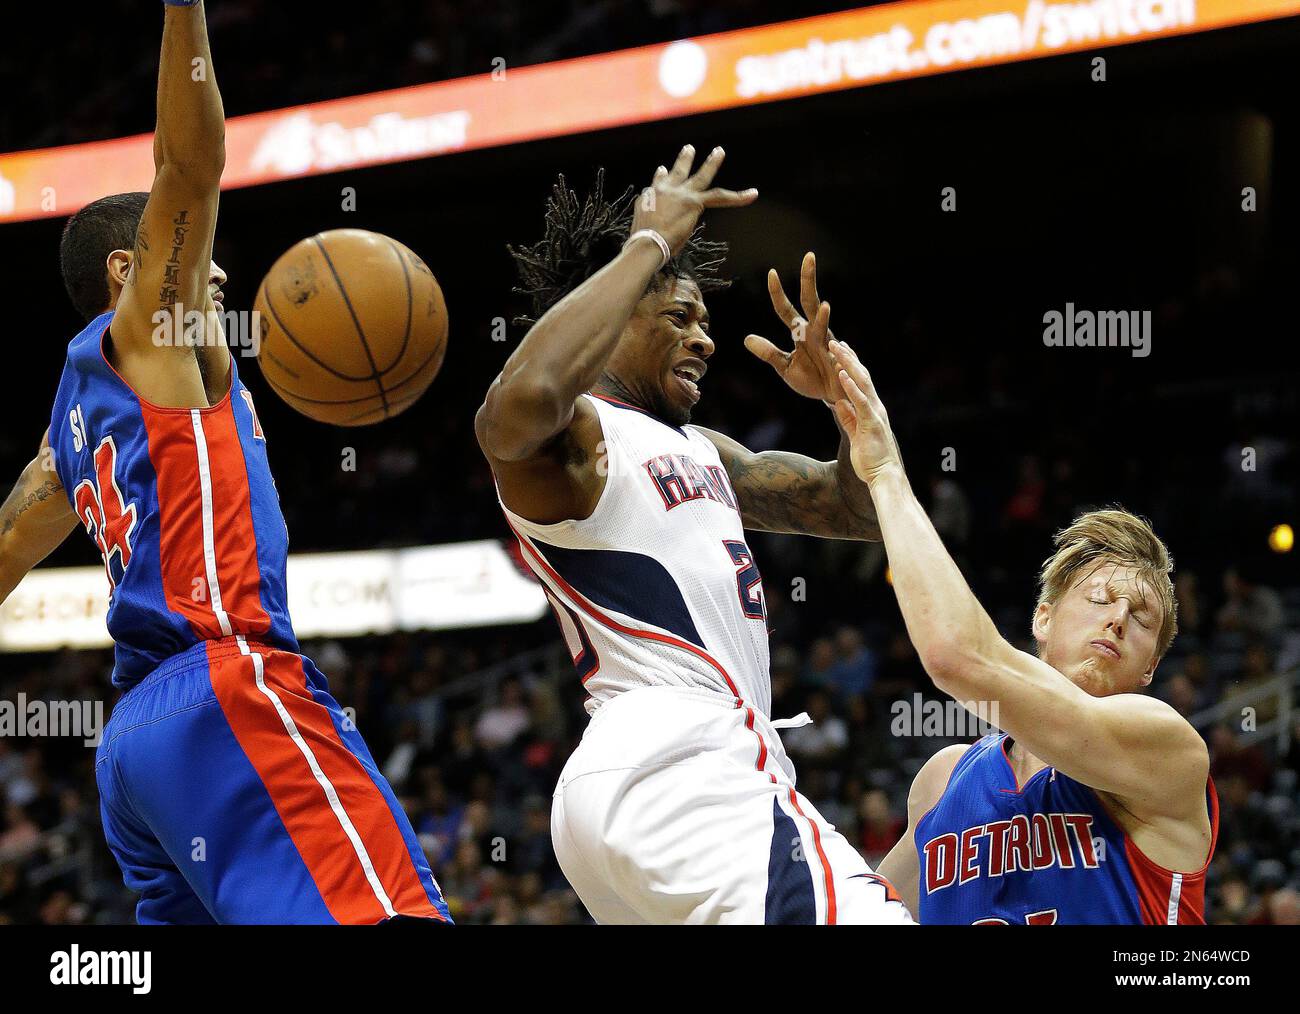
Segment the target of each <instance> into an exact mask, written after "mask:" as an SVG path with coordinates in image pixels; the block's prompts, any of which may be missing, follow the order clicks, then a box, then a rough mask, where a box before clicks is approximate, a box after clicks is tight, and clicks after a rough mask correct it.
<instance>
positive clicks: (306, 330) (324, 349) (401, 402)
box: [253, 229, 447, 426]
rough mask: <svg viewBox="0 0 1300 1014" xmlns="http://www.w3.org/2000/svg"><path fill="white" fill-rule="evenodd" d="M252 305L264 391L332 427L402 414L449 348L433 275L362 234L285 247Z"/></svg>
mask: <svg viewBox="0 0 1300 1014" xmlns="http://www.w3.org/2000/svg"><path fill="white" fill-rule="evenodd" d="M253 308H254V310H255V311H256V312H257V314H258V323H259V336H260V342H259V346H258V352H257V359H258V363H259V365H260V366H261V368H262V376H264V377H265V378H266V381H267V383H268V384H270V385H271V389H272V390H273V391H275V393H276V394H278V395H279V396H280V397H281V398H283V399H284V400H285V401H286V402H287V403H288V404H289V405H290V406H291V407H292V408H295V409H297V410H298V411H299V412H301V413H302V414H303V415H305V416H308V417H310V418H312V419H316V420H318V421H319V422H325V423H332V424H333V425H335V426H364V425H366V424H369V423H376V422H381V421H382V420H384V419H389V418H391V417H392V416H395V415H397V414H398V413H399V412H402V411H404V410H405V409H407V408H409V407H410V406H411V405H413V404H414V403H415V401H416V399H418V398H419V397H420V395H422V394H423V393H424V392H425V390H426V389H427V388H428V386H429V384H430V383H432V382H433V378H434V377H436V376H437V375H438V370H439V368H440V367H441V366H442V359H443V355H444V353H445V352H446V349H447V306H446V303H445V302H444V301H443V297H442V289H441V288H440V287H439V285H438V280H437V279H436V278H434V277H433V272H432V271H430V270H429V268H428V267H427V266H426V265H425V263H424V261H422V260H420V258H419V257H417V256H416V255H415V254H414V253H412V252H411V251H410V250H409V249H408V248H407V247H405V246H403V245H402V244H401V243H399V242H398V241H397V240H395V239H391V238H390V237H388V236H383V235H380V234H379V233H376V232H367V231H366V230H364V229H333V230H330V231H329V232H320V233H317V234H316V235H315V236H310V237H308V238H307V239H304V240H303V241H302V242H300V243H297V244H296V245H294V246H293V247H291V248H290V249H289V250H288V251H287V252H286V253H285V254H284V255H283V256H281V257H280V259H279V260H277V261H276V262H275V263H274V264H273V265H272V266H271V270H270V271H268V272H267V274H266V277H265V278H264V279H263V280H262V284H261V285H260V286H259V287H258V290H257V298H256V299H255V300H254V303H253Z"/></svg>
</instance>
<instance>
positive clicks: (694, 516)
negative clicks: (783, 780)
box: [498, 395, 772, 714]
mask: <svg viewBox="0 0 1300 1014" xmlns="http://www.w3.org/2000/svg"><path fill="white" fill-rule="evenodd" d="M584 397H586V398H587V399H588V400H589V401H590V403H591V404H592V405H593V406H594V407H595V410H596V413H597V414H598V415H599V417H600V425H601V429H602V430H603V443H604V446H603V454H601V455H600V456H598V460H597V461H596V462H594V463H593V467H599V468H604V470H605V475H606V478H605V489H604V491H603V492H602V493H601V496H600V500H599V502H598V503H597V504H596V508H595V510H594V511H592V514H591V516H590V517H588V518H586V519H584V520H581V521H561V522H559V523H557V524H547V525H542V524H535V523H533V522H531V521H527V520H525V519H524V518H521V517H519V516H518V515H517V514H515V513H514V512H512V511H511V510H509V509H508V508H507V507H506V506H505V504H504V503H502V505H501V507H502V510H503V511H505V515H506V520H507V521H508V522H509V524H510V527H511V528H512V529H513V530H514V533H515V536H516V537H517V538H518V539H519V543H520V546H521V548H522V550H523V555H524V559H525V561H526V562H527V563H528V566H529V567H530V568H531V569H532V570H533V572H534V573H535V574H536V575H537V577H538V578H539V579H540V581H541V583H542V587H543V589H544V590H545V591H546V595H547V597H548V598H549V599H550V601H551V606H552V607H553V608H554V610H555V615H556V618H557V619H558V620H559V623H560V628H561V630H562V631H563V634H564V638H565V641H566V642H567V643H568V646H569V651H570V653H571V654H572V656H573V660H574V665H575V667H576V668H577V670H578V675H579V677H580V679H581V680H582V683H583V685H584V687H585V689H586V691H587V693H588V695H589V698H588V700H587V702H586V707H587V710H588V711H589V712H594V711H595V710H596V709H597V708H598V707H599V706H600V704H601V703H603V702H604V701H607V700H609V699H610V698H611V697H613V696H614V695H616V694H619V693H621V692H623V691H625V690H632V689H636V688H638V687H650V686H674V687H687V688H694V689H697V690H703V691H709V692H713V693H717V694H721V695H725V696H727V697H729V698H735V699H738V700H742V701H744V702H745V704H747V705H749V706H751V707H755V708H758V709H759V710H760V711H762V712H763V714H767V712H768V709H769V708H770V706H771V696H772V690H771V683H770V678H769V673H768V643H767V613H766V607H765V603H764V599H763V587H762V580H761V578H760V576H759V572H758V567H757V565H756V564H755V563H754V559H753V557H752V555H751V554H750V551H749V547H748V546H747V545H746V543H745V532H744V528H743V526H742V525H741V520H740V510H739V508H738V506H737V504H736V496H735V493H734V491H733V490H732V488H731V481H730V480H729V479H728V477H727V472H726V469H725V468H724V467H723V464H722V459H721V458H720V457H719V456H718V451H717V448H716V447H714V445H713V443H712V441H710V440H709V439H708V437H706V436H704V435H703V434H701V433H700V432H699V431H697V430H696V429H694V428H693V427H691V426H683V427H677V426H672V425H670V424H669V423H666V422H663V421H662V420H660V419H657V418H655V417H654V416H652V415H650V414H649V413H647V412H644V411H642V410H641V409H638V408H634V407H633V406H630V405H625V404H623V403H621V402H616V401H613V400H611V399H607V398H601V397H596V396H592V395H585V396H584ZM499 498H500V493H499V492H498V499H499Z"/></svg>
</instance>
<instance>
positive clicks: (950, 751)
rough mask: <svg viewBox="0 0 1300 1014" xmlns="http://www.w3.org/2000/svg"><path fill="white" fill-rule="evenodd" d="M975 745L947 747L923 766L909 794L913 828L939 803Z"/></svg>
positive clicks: (963, 744)
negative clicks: (967, 752)
mask: <svg viewBox="0 0 1300 1014" xmlns="http://www.w3.org/2000/svg"><path fill="white" fill-rule="evenodd" d="M973 745H974V744H971V743H954V744H953V745H952V746H945V747H944V748H943V749H942V750H940V751H938V752H937V753H935V754H934V755H933V756H932V757H931V758H930V759H929V760H928V761H926V762H925V763H924V764H922V765H921V770H920V771H918V772H917V773H916V777H915V778H913V779H912V788H911V790H910V791H909V792H908V794H907V811H908V814H909V815H910V816H912V817H913V821H912V822H913V826H915V821H916V820H917V819H919V818H920V817H921V816H922V815H923V814H924V813H925V812H926V811H928V810H930V809H932V808H933V807H934V804H935V803H937V802H938V801H939V797H940V796H942V795H943V792H944V789H946V788H947V787H948V781H949V779H951V778H952V773H953V770H954V769H955V768H956V767H957V763H958V762H959V761H960V760H961V759H962V757H964V756H965V755H966V751H967V750H969V749H970V748H971V746H973Z"/></svg>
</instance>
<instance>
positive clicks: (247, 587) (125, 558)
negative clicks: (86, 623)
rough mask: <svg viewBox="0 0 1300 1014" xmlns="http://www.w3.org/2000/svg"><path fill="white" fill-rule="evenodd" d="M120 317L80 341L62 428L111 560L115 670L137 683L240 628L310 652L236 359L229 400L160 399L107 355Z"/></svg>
mask: <svg viewBox="0 0 1300 1014" xmlns="http://www.w3.org/2000/svg"><path fill="white" fill-rule="evenodd" d="M112 319H113V313H112V311H109V312H107V313H103V314H101V315H100V316H98V317H96V318H95V319H94V320H93V321H91V322H90V324H89V325H87V327H86V328H85V330H83V331H82V332H81V333H80V334H79V335H77V336H76V337H75V338H74V339H73V340H72V342H71V343H70V344H69V345H68V357H67V363H66V365H65V366H64V369H63V376H62V379H61V380H60V383H59V389H58V393H57V395H56V396H55V399H54V408H53V412H52V416H51V421H50V437H49V440H50V447H51V448H52V450H53V454H54V465H55V468H56V469H57V471H58V475H59V479H60V480H61V481H62V483H63V487H64V489H65V490H66V491H67V494H68V498H69V500H70V501H71V502H72V506H73V509H74V510H75V511H76V513H77V516H78V518H79V520H80V521H81V523H82V525H83V526H84V527H85V529H86V532H87V533H88V534H89V535H90V537H91V539H92V540H93V541H94V542H95V545H96V547H97V548H98V549H99V552H100V555H101V556H102V557H103V560H104V569H105V572H106V576H107V580H108V584H109V589H110V599H109V607H108V631H109V634H110V635H111V636H112V638H113V641H114V642H115V644H116V659H115V665H114V669H113V682H114V683H115V684H116V685H118V686H120V687H130V686H132V685H134V684H135V683H137V682H139V681H140V680H141V679H143V678H144V676H145V675H147V674H148V673H149V672H151V671H152V670H154V669H155V668H157V667H158V666H159V665H160V664H161V663H162V662H163V661H165V660H166V659H168V658H170V657H172V656H173V655H177V654H179V653H180V652H183V651H185V650H186V649H188V648H190V647H191V646H193V645H195V644H197V643H199V642H200V641H207V640H215V639H219V638H223V637H230V636H232V635H239V634H243V635H247V636H248V637H251V638H256V639H257V640H259V641H260V642H262V643H266V644H268V645H270V646H272V647H275V648H280V649H282V650H285V651H291V652H297V650H298V645H297V641H296V640H295V638H294V634H293V628H292V625H291V623H290V620H289V609H288V600H287V593H286V589H285V566H286V561H287V558H288V551H289V536H288V531H287V529H286V528H285V524H284V517H283V515H282V514H281V513H280V501H279V497H278V495H277V493H276V490H275V483H274V481H273V480H272V478H271V470H270V466H269V464H268V462H267V456H266V440H265V437H264V436H263V434H262V429H261V426H260V424H259V423H258V421H257V414H256V412H255V411H254V408H253V399H252V396H251V395H250V394H249V392H248V390H247V389H246V388H245V387H244V385H243V384H242V383H241V382H240V380H239V373H238V371H237V369H236V367H235V361H234V357H233V356H232V357H231V364H230V373H231V377H230V390H229V392H228V393H227V395H226V397H225V398H223V399H222V400H221V401H220V402H218V403H217V404H216V405H213V406H212V407H210V408H202V409H186V408H160V407H157V406H154V405H151V404H149V403H148V402H146V401H144V400H143V399H141V398H139V397H138V396H137V395H136V394H135V392H134V391H132V390H131V388H130V386H129V385H128V384H127V383H126V381H125V380H123V379H122V377H121V376H119V375H118V373H117V371H116V370H115V369H114V368H113V367H112V365H111V364H110V363H109V362H108V360H107V358H106V357H105V355H104V352H103V348H102V342H103V339H104V336H105V334H106V332H107V330H108V327H109V324H110V322H111V321H112Z"/></svg>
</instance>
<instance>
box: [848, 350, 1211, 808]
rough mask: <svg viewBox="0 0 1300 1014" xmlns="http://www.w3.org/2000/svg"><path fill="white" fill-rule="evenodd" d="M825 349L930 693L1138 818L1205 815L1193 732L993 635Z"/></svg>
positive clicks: (894, 453)
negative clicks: (983, 709) (986, 711)
mask: <svg viewBox="0 0 1300 1014" xmlns="http://www.w3.org/2000/svg"><path fill="white" fill-rule="evenodd" d="M831 350H832V353H833V354H834V355H835V356H836V359H837V361H838V363H839V364H840V366H841V367H842V372H841V374H840V379H841V382H842V383H843V385H844V389H845V393H846V397H845V398H844V399H842V400H841V401H839V402H837V403H836V412H837V414H838V415H839V417H840V421H841V423H842V424H843V425H844V426H845V428H846V430H847V431H848V432H849V433H850V436H851V440H852V443H853V463H854V467H855V468H856V470H857V472H858V474H859V475H861V476H862V477H863V479H864V480H865V481H866V482H867V483H868V485H869V486H870V489H871V495H872V498H873V500H874V501H875V504H876V511H877V515H878V517H879V519H880V527H881V531H882V533H883V536H884V541H885V548H886V551H887V553H888V555H889V565H890V569H891V571H892V575H893V587H894V593H895V594H896V595H897V597H898V604H899V607H900V609H901V610H902V613H903V619H904V620H905V621H906V623H907V632H908V634H909V636H910V637H911V639H912V643H913V644H914V645H915V646H916V650H917V653H918V654H919V656H920V658H921V662H922V664H923V665H924V666H925V670H926V672H927V673H929V675H930V678H931V679H932V680H933V681H934V684H935V686H937V687H938V688H939V689H940V690H943V691H944V692H945V693H948V694H951V695H952V696H953V697H954V698H955V699H957V700H958V701H981V702H995V703H996V705H997V708H998V722H997V724H998V725H999V726H1000V727H1001V728H1002V729H1003V730H1005V731H1006V732H1008V733H1010V734H1011V736H1013V737H1014V738H1015V739H1016V740H1017V741H1018V742H1020V743H1021V744H1022V745H1023V746H1024V747H1025V748H1026V749H1028V750H1029V751H1030V752H1031V753H1033V754H1034V755H1035V756H1037V757H1039V758H1041V759H1042V760H1043V761H1045V762H1046V763H1047V764H1049V765H1051V766H1053V767H1055V768H1058V769H1059V770H1061V771H1063V772H1065V773H1066V774H1067V775H1069V776H1071V777H1072V778H1075V779H1077V780H1078V781H1080V782H1083V783H1084V784H1086V785H1089V786H1091V787H1092V788H1094V789H1098V790H1101V791H1103V792H1109V793H1111V794H1113V795H1115V796H1116V797H1118V798H1119V799H1121V800H1124V801H1131V802H1132V803H1133V804H1134V806H1135V807H1136V808H1139V809H1140V810H1141V812H1142V813H1144V814H1147V815H1160V816H1168V817H1186V816H1189V815H1193V814H1197V813H1199V814H1201V815H1202V816H1203V814H1204V810H1205V800H1204V793H1205V779H1206V776H1207V773H1208V757H1207V753H1206V748H1205V744H1204V743H1203V742H1202V740H1201V738H1200V736H1199V735H1198V734H1197V733H1196V730H1195V729H1193V728H1192V727H1191V726H1190V725H1189V724H1188V723H1187V722H1186V721H1185V720H1184V719H1183V718H1182V717H1181V716H1180V715H1178V713H1177V712H1176V711H1174V710H1173V709H1172V708H1171V707H1169V705H1167V704H1165V703H1163V702H1162V701H1159V700H1156V699H1154V698H1151V697H1146V696H1144V695H1141V694H1132V693H1120V694H1114V695H1111V696H1093V695H1092V694H1089V693H1087V692H1086V691H1084V690H1082V689H1081V688H1080V687H1078V686H1076V685H1075V684H1074V683H1073V682H1071V680H1069V679H1068V678H1067V677H1066V676H1065V675H1064V674H1063V673H1061V672H1059V671H1057V670H1056V669H1054V668H1053V667H1052V666H1050V665H1048V664H1047V663H1046V662H1044V661H1042V660H1041V659H1038V658H1036V657H1034V656H1033V655H1030V654H1027V653H1026V652H1023V651H1019V650H1018V649H1016V648H1015V647H1014V646H1012V645H1011V644H1009V643H1008V642H1007V641H1006V640H1005V639H1004V638H1003V637H1002V636H1001V635H1000V634H999V633H998V631H997V628H996V627H995V626H994V624H993V621H992V620H991V619H990V618H989V616H988V614H987V613H986V612H985V611H984V608H983V607H982V606H981V605H980V603H979V601H978V600H977V599H976V598H975V595H974V593H972V592H971V590H970V587H969V586H968V585H967V584H966V581H965V579H964V578H963V577H962V575H961V572H960V570H959V569H958V568H957V565H956V563H955V562H954V561H953V559H952V557H951V556H949V554H948V552H947V551H946V550H945V549H944V547H943V543H942V541H941V540H940V538H939V536H938V534H937V533H936V532H935V530H934V526H933V525H932V524H931V523H930V519H929V518H928V517H927V516H926V514H925V510H924V509H923V508H922V507H921V504H920V503H919V502H918V500H917V499H916V496H915V495H914V494H913V492H912V489H911V486H910V484H909V483H908V481H907V475H906V474H905V473H904V471H903V466H902V462H901V460H900V458H899V455H898V447H897V443H896V442H895V440H894V437H893V434H892V432H891V431H890V428H889V419H888V415H887V413H886V412H885V408H884V405H883V404H881V401H880V398H879V397H878V396H877V394H876V391H875V388H874V386H873V385H872V383H871V378H870V376H869V375H868V373H867V371H866V369H865V368H864V367H863V366H862V364H861V362H860V361H859V360H858V358H857V356H856V355H854V354H853V351H852V350H851V349H849V348H848V346H846V345H844V344H842V343H838V342H837V343H832V345H831ZM1152 665H1153V666H1154V661H1153V662H1152Z"/></svg>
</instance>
